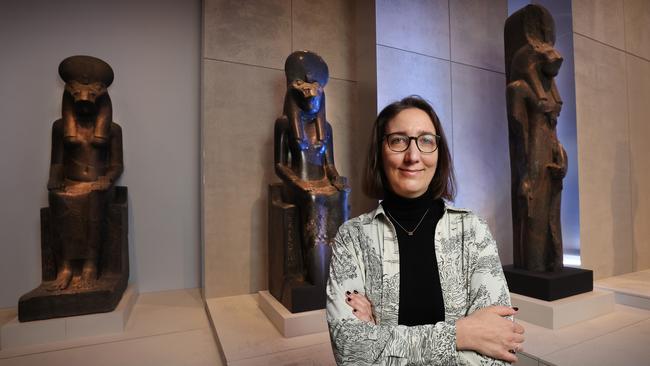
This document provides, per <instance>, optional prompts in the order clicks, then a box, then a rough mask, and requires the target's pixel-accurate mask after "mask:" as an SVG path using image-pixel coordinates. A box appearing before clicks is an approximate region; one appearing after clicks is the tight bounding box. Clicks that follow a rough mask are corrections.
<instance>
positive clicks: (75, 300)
mask: <svg viewBox="0 0 650 366" xmlns="http://www.w3.org/2000/svg"><path fill="white" fill-rule="evenodd" d="M59 75H60V76H61V78H62V79H63V80H64V81H65V90H64V92H63V101H62V118H61V119H59V120H57V121H56V122H54V125H53V127H52V155H51V163H50V176H49V180H48V182H47V189H48V191H49V194H48V201H49V208H44V209H42V211H41V222H42V225H41V226H42V259H43V284H42V285H41V286H40V287H38V288H37V289H35V290H33V291H32V292H30V293H28V294H26V295H24V296H23V297H21V299H20V301H19V319H20V320H21V321H26V320H36V319H47V318H53V317H61V316H69V315H79V314H88V313H94V312H105V311H111V310H113V309H114V308H115V306H117V303H118V302H119V300H120V298H121V296H122V293H123V292H124V289H125V288H126V284H127V282H128V276H129V266H128V244H127V235H126V233H127V222H128V220H127V217H128V215H127V200H126V196H127V192H126V187H116V186H115V182H116V180H117V179H118V178H119V177H120V175H121V174H122V171H123V170H124V168H123V162H122V129H121V128H120V126H119V125H118V124H117V123H115V122H113V115H112V105H111V99H110V97H109V95H108V91H107V88H108V86H109V85H111V83H112V82H113V70H112V69H111V67H110V66H109V65H108V64H107V63H106V62H104V61H102V60H100V59H97V58H94V57H90V56H72V57H68V58H66V59H65V60H63V61H62V62H61V64H60V65H59Z"/></svg>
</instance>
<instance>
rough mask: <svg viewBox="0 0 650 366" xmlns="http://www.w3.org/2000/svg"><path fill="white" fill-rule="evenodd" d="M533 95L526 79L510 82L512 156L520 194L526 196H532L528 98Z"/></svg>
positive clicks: (508, 90)
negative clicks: (529, 171)
mask: <svg viewBox="0 0 650 366" xmlns="http://www.w3.org/2000/svg"><path fill="white" fill-rule="evenodd" d="M531 97H533V91H532V90H531V88H530V86H529V85H528V84H527V83H526V82H525V81H523V80H516V81H513V82H511V83H510V84H508V87H507V89H506V100H507V109H508V128H509V132H510V148H511V149H514V151H512V152H511V154H510V156H511V159H515V161H514V162H513V163H514V164H513V165H514V166H515V169H516V172H517V177H518V178H519V187H518V190H519V195H521V196H525V197H529V196H530V181H529V174H528V169H529V168H530V166H529V162H530V161H531V157H530V149H529V145H528V126H529V123H528V100H529V99H530V98H531ZM515 157H516V158H515ZM529 198H530V197H529Z"/></svg>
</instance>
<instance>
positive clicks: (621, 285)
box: [594, 270, 650, 310]
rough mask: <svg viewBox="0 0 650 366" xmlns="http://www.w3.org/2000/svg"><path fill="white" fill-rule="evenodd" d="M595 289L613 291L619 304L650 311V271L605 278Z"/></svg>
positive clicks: (595, 284) (599, 281)
mask: <svg viewBox="0 0 650 366" xmlns="http://www.w3.org/2000/svg"><path fill="white" fill-rule="evenodd" d="M594 287H596V288H599V289H602V290H607V291H613V292H614V294H615V295H616V303H617V304H623V305H627V306H633V307H635V308H641V309H646V310H650V270H644V271H638V272H632V273H626V274H623V275H619V276H614V277H609V278H603V279H601V280H598V281H596V282H594Z"/></svg>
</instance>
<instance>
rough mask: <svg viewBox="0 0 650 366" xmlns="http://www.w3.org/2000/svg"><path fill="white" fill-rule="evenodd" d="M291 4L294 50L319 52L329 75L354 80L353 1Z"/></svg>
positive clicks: (304, 0)
mask: <svg viewBox="0 0 650 366" xmlns="http://www.w3.org/2000/svg"><path fill="white" fill-rule="evenodd" d="M292 4H293V11H292V18H293V20H292V21H293V31H292V35H293V50H294V51H295V50H303V49H306V50H310V51H314V52H316V53H318V54H319V55H320V56H321V57H323V59H325V62H327V66H328V67H329V71H330V77H333V78H339V79H345V80H357V78H356V75H355V74H356V72H355V66H356V65H355V52H356V50H355V38H356V36H355V33H354V32H355V16H354V14H355V6H354V1H348V0H293V1H292ZM287 55H288V54H287Z"/></svg>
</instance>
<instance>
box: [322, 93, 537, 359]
mask: <svg viewBox="0 0 650 366" xmlns="http://www.w3.org/2000/svg"><path fill="white" fill-rule="evenodd" d="M364 190H365V191H366V194H368V195H370V196H372V197H375V198H378V199H383V201H382V203H381V204H380V205H379V207H378V208H377V209H375V210H374V211H372V212H369V213H366V214H363V215H361V216H359V217H356V218H354V219H352V220H350V221H348V222H346V223H345V224H343V225H342V226H341V228H340V229H339V232H338V234H337V236H336V239H335V242H334V247H333V254H332V262H331V266H330V279H329V282H328V286H327V297H328V298H327V321H328V323H329V329H330V337H331V340H332V345H333V348H334V354H335V358H336V361H337V363H338V364H350V365H367V364H379V365H406V364H425V365H430V364H439V365H455V364H489V365H491V364H502V363H504V362H516V361H517V357H516V354H515V352H516V351H518V350H521V344H522V342H523V340H524V338H523V332H524V330H523V328H522V327H521V326H520V325H518V324H515V323H514V322H513V321H512V320H509V319H507V318H506V317H509V316H512V315H514V314H515V313H516V309H513V308H511V307H510V296H509V292H508V287H507V285H506V282H505V278H504V276H503V271H502V269H501V263H500V261H499V256H498V254H497V247H496V243H495V242H494V240H493V239H492V236H491V235H490V232H489V230H488V228H487V225H486V224H485V222H484V221H482V220H481V219H479V218H478V217H477V216H475V215H474V214H472V213H471V212H469V211H467V210H463V209H457V208H453V207H451V206H448V205H446V204H445V202H444V201H443V199H446V200H451V199H452V198H453V195H454V178H453V167H452V162H451V155H450V151H449V145H448V143H447V140H446V138H445V135H444V132H443V130H442V125H441V123H440V120H439V119H438V117H437V116H436V114H435V112H434V111H433V108H432V107H431V106H430V105H429V104H428V103H427V102H426V101H424V100H423V99H421V98H419V97H414V96H411V97H407V98H404V99H402V100H401V101H399V102H395V103H393V104H390V105H389V106H387V107H386V108H384V110H383V111H381V113H380V114H379V116H378V117H377V120H376V121H375V125H374V131H373V139H372V141H371V144H370V148H369V154H368V164H367V167H366V172H365V181H364Z"/></svg>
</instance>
